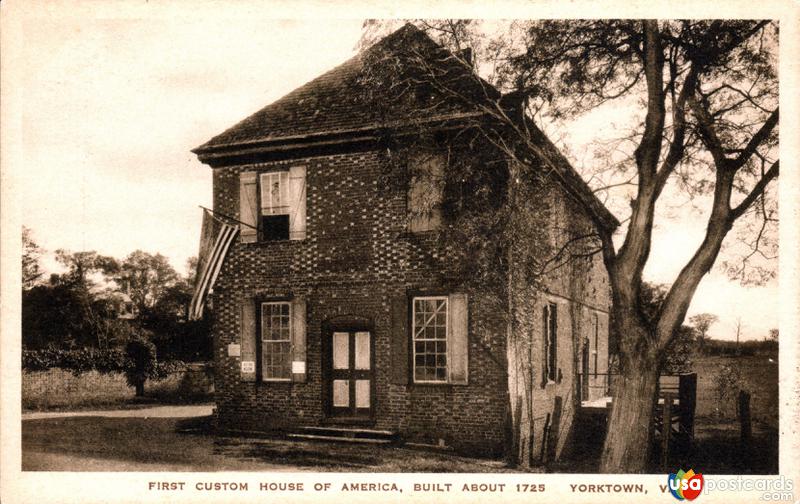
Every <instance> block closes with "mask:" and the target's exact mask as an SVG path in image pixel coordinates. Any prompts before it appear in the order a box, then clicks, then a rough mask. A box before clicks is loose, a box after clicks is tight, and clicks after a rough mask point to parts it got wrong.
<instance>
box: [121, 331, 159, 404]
mask: <svg viewBox="0 0 800 504" xmlns="http://www.w3.org/2000/svg"><path fill="white" fill-rule="evenodd" d="M125 354H126V355H127V356H128V359H129V361H130V362H129V366H128V368H127V369H126V370H125V378H127V380H128V385H130V386H131V387H136V395H137V396H143V395H144V382H145V381H146V380H147V379H148V378H155V377H156V365H157V361H156V346H155V345H154V344H153V343H151V342H150V341H148V340H146V339H144V338H137V339H134V340H131V341H129V342H128V344H127V345H125Z"/></svg>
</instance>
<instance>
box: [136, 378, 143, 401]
mask: <svg viewBox="0 0 800 504" xmlns="http://www.w3.org/2000/svg"><path fill="white" fill-rule="evenodd" d="M136 397H144V380H138V381H137V382H136Z"/></svg>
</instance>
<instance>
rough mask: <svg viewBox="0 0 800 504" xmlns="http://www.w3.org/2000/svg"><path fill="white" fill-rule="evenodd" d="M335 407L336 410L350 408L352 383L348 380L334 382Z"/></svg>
mask: <svg viewBox="0 0 800 504" xmlns="http://www.w3.org/2000/svg"><path fill="white" fill-rule="evenodd" d="M333 406H334V407H336V408H347V407H348V406H350V383H349V382H348V381H347V380H333Z"/></svg>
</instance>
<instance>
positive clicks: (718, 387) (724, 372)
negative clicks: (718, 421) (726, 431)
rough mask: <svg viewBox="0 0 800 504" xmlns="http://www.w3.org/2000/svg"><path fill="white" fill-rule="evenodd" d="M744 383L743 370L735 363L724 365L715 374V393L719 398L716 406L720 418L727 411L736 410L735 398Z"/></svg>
mask: <svg viewBox="0 0 800 504" xmlns="http://www.w3.org/2000/svg"><path fill="white" fill-rule="evenodd" d="M743 384H744V379H743V376H742V371H741V370H740V369H739V367H738V366H735V365H730V364H726V365H724V366H722V367H721V368H720V370H719V372H718V373H717V374H716V376H714V394H715V396H716V400H717V402H716V405H715V406H714V408H715V413H716V415H717V417H718V418H722V417H724V416H725V413H726V412H731V411H735V400H736V397H737V396H738V394H739V391H740V390H741V389H742V386H743ZM731 405H732V406H731Z"/></svg>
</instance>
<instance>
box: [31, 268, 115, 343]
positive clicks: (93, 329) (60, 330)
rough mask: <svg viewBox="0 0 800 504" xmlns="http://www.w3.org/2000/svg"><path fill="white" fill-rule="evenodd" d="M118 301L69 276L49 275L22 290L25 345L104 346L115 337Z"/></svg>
mask: <svg viewBox="0 0 800 504" xmlns="http://www.w3.org/2000/svg"><path fill="white" fill-rule="evenodd" d="M118 313H119V305H118V303H117V302H116V300H115V299H114V298H113V297H106V296H100V295H98V293H96V292H94V291H93V290H92V289H89V288H87V287H86V286H85V285H84V284H82V283H80V282H77V281H75V280H74V278H72V277H71V276H69V275H67V276H66V278H65V277H62V276H60V275H53V276H52V277H51V279H50V282H48V283H46V284H38V285H36V286H34V287H33V288H31V289H29V290H27V291H24V292H23V294H22V344H23V346H24V347H25V348H42V347H45V346H50V345H54V346H57V347H62V348H64V347H66V348H69V347H85V346H94V347H107V346H109V344H110V343H111V342H112V341H114V340H115V339H117V333H118V332H119V331H121V330H123V331H124V328H120V327H119V324H118V321H117V315H118Z"/></svg>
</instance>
